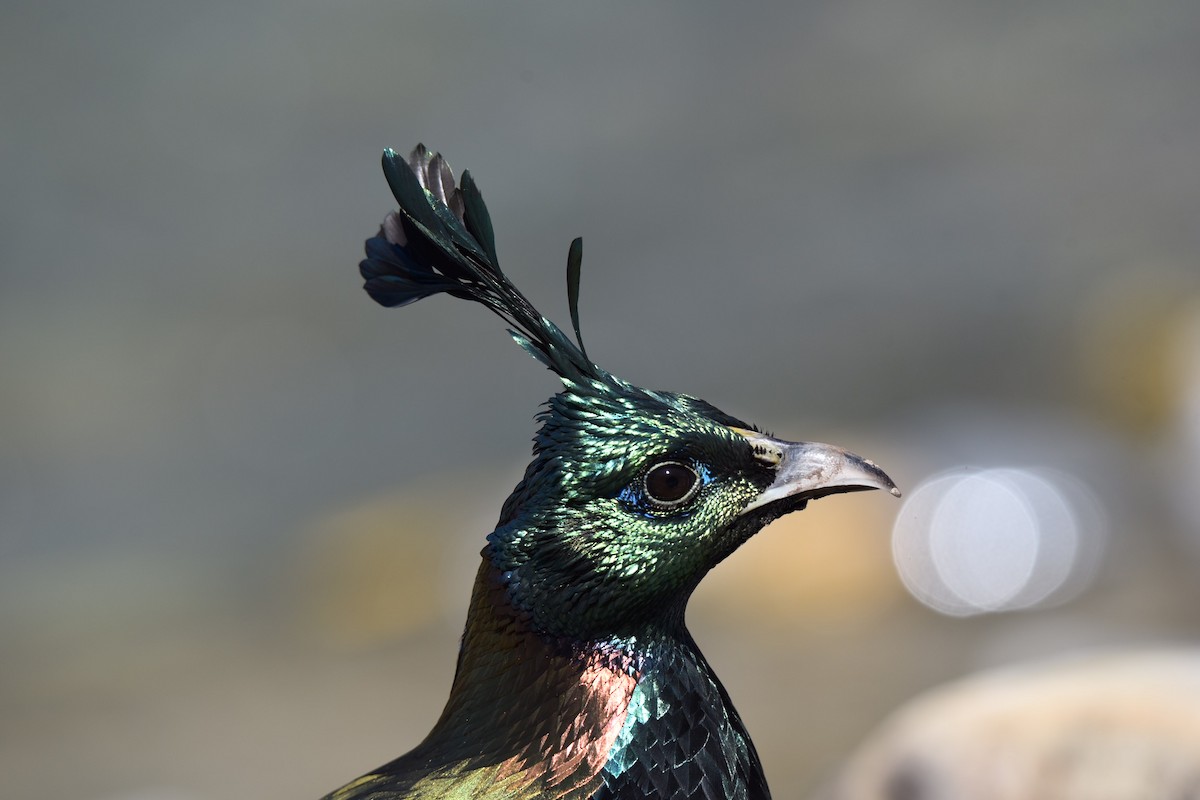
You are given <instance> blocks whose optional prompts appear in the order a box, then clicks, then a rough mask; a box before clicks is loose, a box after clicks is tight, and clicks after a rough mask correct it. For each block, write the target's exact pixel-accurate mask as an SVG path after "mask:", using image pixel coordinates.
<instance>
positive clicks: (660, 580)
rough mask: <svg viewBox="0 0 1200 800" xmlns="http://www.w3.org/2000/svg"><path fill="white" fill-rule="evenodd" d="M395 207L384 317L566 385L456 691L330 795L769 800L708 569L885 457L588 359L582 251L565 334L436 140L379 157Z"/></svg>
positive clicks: (380, 274) (384, 277) (477, 591)
mask: <svg viewBox="0 0 1200 800" xmlns="http://www.w3.org/2000/svg"><path fill="white" fill-rule="evenodd" d="M383 172H384V177H385V178H386V180H387V183H388V185H389V187H390V189H391V192H392V194H393V195H394V196H395V199H396V202H397V204H398V208H397V209H396V210H393V211H391V212H390V213H388V214H387V215H386V217H385V218H384V220H383V223H382V224H381V225H380V228H379V231H378V233H377V234H376V235H374V236H372V237H371V238H369V239H368V240H367V241H366V244H365V255H366V257H365V258H364V259H363V260H362V262H361V263H360V265H359V269H360V273H361V275H362V277H363V279H364V282H365V283H364V288H365V289H366V292H367V294H368V295H370V297H371V298H372V299H374V300H375V301H376V302H377V303H379V304H381V305H383V306H386V307H399V306H405V305H408V304H410V303H413V302H416V301H418V300H420V299H423V298H426V297H430V296H432V295H437V294H445V295H449V296H451V297H455V298H459V299H462V300H469V301H472V302H476V303H479V304H481V305H483V306H485V307H486V308H488V309H489V310H491V311H492V312H493V313H494V314H496V315H497V316H499V317H500V318H501V319H503V320H504V321H505V322H506V323H507V325H508V327H509V331H508V332H509V334H510V335H511V337H512V338H513V339H514V340H515V341H516V343H517V344H518V345H519V346H520V347H521V348H522V349H524V350H525V351H526V352H527V353H528V354H529V355H531V356H532V357H533V358H534V359H536V360H537V361H539V362H541V364H542V365H543V366H545V367H547V368H548V369H549V370H550V371H551V372H553V373H554V375H555V376H557V378H558V381H559V382H560V384H561V388H560V389H559V390H558V391H557V393H556V394H554V395H553V396H552V397H551V398H550V399H549V400H548V401H547V402H546V404H545V405H544V408H543V410H542V411H541V412H540V413H538V414H537V417H536V419H537V422H538V429H537V432H536V434H535V437H534V440H533V458H532V461H531V462H530V463H529V465H528V467H527V468H526V470H525V472H524V475H523V477H522V478H521V479H520V481H519V482H518V484H517V486H516V488H515V489H514V490H513V492H512V494H511V495H510V496H509V497H508V499H507V500H506V501H505V502H504V503H503V505H502V508H501V510H500V515H499V519H498V522H497V524H496V527H495V530H493V531H492V532H491V533H489V534H488V535H487V537H486V543H485V544H484V547H483V550H482V552H481V556H482V558H481V563H480V566H479V570H478V572H477V574H476V577H475V582H474V586H473V588H472V590H471V597H470V603H469V607H468V612H467V620H466V625H465V629H464V632H463V636H462V640H461V645H460V648H459V652H458V658H457V664H456V668H455V675H454V679H453V683H452V686H451V690H450V696H449V699H448V700H447V702H446V705H445V709H444V710H443V712H442V714H441V717H440V718H439V719H438V720H437V722H436V723H435V724H434V725H433V728H432V730H431V731H430V733H429V735H428V736H427V737H426V738H425V739H424V740H423V741H421V742H420V743H419V744H418V745H417V746H416V747H415V748H414V749H412V750H411V751H409V752H408V753H406V754H405V755H402V756H400V757H399V758H396V759H395V760H393V761H391V762H389V763H387V764H384V765H383V766H381V767H379V768H377V769H374V770H371V771H370V772H368V773H366V774H365V775H363V776H361V777H359V778H357V779H356V780H353V781H351V782H350V783H348V784H346V785H344V786H342V787H341V788H340V789H336V790H335V791H333V792H331V793H329V794H328V795H326V796H325V799H324V800H398V798H419V799H421V800H431V799H432V798H454V799H456V800H465V799H466V798H481V799H482V800H500V798H505V799H506V800H550V799H551V798H556V799H559V800H566V799H567V798H570V799H571V800H575V799H578V800H584V799H585V798H586V799H587V800H617V799H618V798H619V799H621V800H626V799H629V800H632V799H634V798H637V799H645V798H658V799H661V800H683V798H697V799H699V798H704V799H706V800H742V799H746V800H750V799H754V800H758V799H759V798H769V797H770V792H769V790H768V788H767V783H766V779H765V778H764V776H763V770H762V765H761V763H760V760H759V757H758V755H757V753H756V752H755V749H754V745H753V743H752V742H751V740H750V736H749V734H748V733H747V731H746V727H745V725H744V724H743V722H742V720H741V718H740V717H739V716H738V713H737V711H736V710H735V709H734V706H733V703H732V702H731V700H730V698H729V694H728V693H727V692H726V690H725V688H724V687H723V686H722V684H721V682H720V681H719V680H718V678H717V676H716V674H715V673H714V671H713V669H712V667H711V666H710V665H709V663H708V662H707V661H706V660H705V658H704V656H703V655H702V654H701V652H700V648H699V647H698V646H697V644H696V642H695V641H694V640H693V638H692V636H691V634H690V633H689V632H688V629H687V627H686V625H685V621H684V612H685V608H686V606H687V602H688V598H689V597H690V595H691V594H692V591H693V590H694V589H695V588H696V586H697V585H698V584H699V583H700V581H701V579H702V578H703V577H704V575H705V574H706V573H707V572H708V571H709V570H711V569H712V568H713V567H714V566H715V565H716V564H718V563H719V562H720V561H722V560H723V559H724V558H726V557H727V556H729V555H730V554H731V553H733V552H734V551H735V550H736V549H737V548H738V547H739V546H740V545H741V544H742V543H744V542H745V541H747V540H748V539H749V538H750V537H751V536H753V535H754V534H755V533H757V532H758V531H759V530H760V529H762V528H763V527H764V526H765V525H766V524H767V523H769V522H771V521H772V520H774V519H777V518H778V517H781V516H783V515H784V514H788V513H791V512H793V511H799V510H801V509H803V508H804V507H805V505H806V504H807V503H808V502H809V501H811V500H814V499H817V498H820V497H825V496H827V495H832V494H838V493H843V492H854V491H861V490H868V489H882V490H885V491H888V492H891V493H892V494H894V495H896V496H897V497H898V496H899V494H900V493H899V490H898V489H897V488H896V486H895V484H894V483H893V482H892V480H891V479H890V478H889V477H888V476H887V475H886V474H885V473H884V472H883V470H881V469H880V468H879V467H878V466H877V465H876V464H874V463H873V462H871V461H869V460H867V459H865V458H862V457H859V456H857V455H854V454H853V453H850V452H848V451H846V450H844V449H842V448H840V447H835V446H832V445H827V444H821V443H816V442H791V441H785V440H783V439H778V438H776V437H774V436H772V435H770V434H769V433H767V432H766V431H764V430H762V429H760V428H758V427H756V426H754V425H751V424H749V423H747V422H745V421H743V420H740V419H738V418H736V417H734V416H731V415H729V414H726V413H725V412H723V411H721V410H719V409H717V408H716V407H715V406H713V405H711V404H709V403H707V402H705V401H704V400H701V399H699V398H696V397H692V396H689V395H686V394H680V393H676V392H670V391H661V390H650V389H644V388H640V387H638V386H635V385H633V384H632V383H629V382H628V381H625V380H623V379H621V378H618V377H617V376H615V375H613V374H611V373H609V372H608V371H606V370H604V369H603V368H601V367H600V366H598V365H597V364H596V363H594V362H593V361H592V360H591V358H590V357H589V356H588V354H587V351H586V349H585V348H584V344H583V338H582V336H581V334H580V327H579V310H578V309H579V305H578V300H579V284H580V271H581V264H582V253H583V248H582V241H581V240H580V239H575V240H574V241H573V242H572V243H571V245H570V248H569V250H568V256H567V298H568V306H569V313H570V317H571V323H572V327H573V329H574V334H575V338H574V341H572V339H571V338H570V337H569V336H568V335H567V334H566V333H564V332H563V330H562V329H560V328H559V327H558V326H557V325H555V324H554V323H553V322H551V321H550V320H549V319H547V318H546V317H545V316H543V315H542V314H541V313H540V312H539V311H538V310H537V309H536V308H534V306H533V305H532V304H531V303H530V301H529V300H528V299H527V298H526V296H525V295H524V294H522V293H521V292H520V291H519V290H518V289H517V287H516V286H515V285H514V284H513V283H512V281H511V280H510V279H509V277H508V276H507V275H506V274H505V273H504V272H503V271H502V270H501V268H500V264H499V259H498V258H497V256H496V246H495V237H494V233H493V228H492V222H491V217H490V215H489V213H488V210H487V207H486V205H485V204H484V201H483V196H482V194H481V193H480V191H479V188H478V186H477V185H476V184H475V181H474V179H473V178H472V176H471V174H470V172H469V171H464V172H463V173H462V175H461V179H459V180H456V178H455V175H454V172H453V171H452V170H451V169H450V166H449V164H448V163H447V162H446V159H445V158H443V157H442V155H441V154H439V153H436V152H432V151H430V150H429V149H427V148H426V147H425V146H424V145H420V144H419V145H418V146H417V147H416V148H415V149H414V150H413V151H412V152H411V154H410V155H409V156H408V158H407V159H406V158H404V157H403V156H401V155H399V154H398V153H397V152H396V151H394V150H392V149H387V150H385V151H384V154H383Z"/></svg>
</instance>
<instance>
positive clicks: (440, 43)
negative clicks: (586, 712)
mask: <svg viewBox="0 0 1200 800" xmlns="http://www.w3.org/2000/svg"><path fill="white" fill-rule="evenodd" d="M0 23H2V24H0V43H2V46H0V64H2V67H3V68H2V69H0V108H2V109H3V112H2V113H3V125H2V130H3V136H2V137H0V159H2V166H3V175H4V181H3V184H4V189H3V191H2V192H0V204H2V213H0V279H2V281H3V288H2V291H0V365H2V376H3V380H2V382H0V775H3V776H4V778H3V783H4V785H5V789H4V793H5V794H7V795H10V796H14V797H18V796H19V797H30V798H33V797H36V798H46V799H47V800H56V799H57V798H63V799H64V800H65V799H66V798H71V799H72V800H79V798H83V800H210V799H215V798H262V799H265V800H272V799H273V798H280V800H282V799H283V798H296V797H311V798H315V797H318V796H320V795H322V794H323V793H324V792H326V791H328V790H330V789H332V788H334V787H335V786H337V785H339V784H340V783H342V782H344V781H346V780H348V779H350V778H353V777H355V776H357V775H358V774H360V773H362V772H363V771H365V770H367V769H369V768H372V767H374V766H377V765H378V764H380V763H383V762H384V761H386V760H389V759H390V758H392V757H394V756H395V755H398V754H399V753H401V752H402V751H404V750H406V749H407V748H409V747H410V746H411V745H413V744H414V743H415V742H416V741H418V740H419V739H420V738H421V737H422V736H423V735H424V734H425V732H426V731H427V730H428V728H429V727H430V725H431V724H432V722H433V721H434V720H435V718H436V716H437V714H438V713H439V711H440V709H441V705H442V702H443V700H444V698H445V694H446V691H447V689H448V686H449V682H450V678H451V672H452V668H453V663H454V655H455V652H456V646H457V643H456V640H457V636H458V634H459V630H460V626H461V624H462V620H463V617H464V613H465V606H466V600H467V592H468V587H469V585H470V582H471V578H472V575H473V572H474V569H475V567H476V564H477V560H478V551H479V548H480V547H481V546H482V544H483V537H484V535H485V534H486V533H487V532H488V531H490V530H491V528H492V525H493V523H494V520H495V517H496V515H497V514H498V512H499V508H500V504H501V502H502V501H503V499H504V497H505V496H506V495H507V493H508V491H509V490H510V489H511V487H512V486H513V485H514V484H515V483H516V481H517V479H518V478H519V477H520V474H521V471H522V469H523V466H524V463H525V461H526V460H527V457H528V453H529V441H530V438H531V436H532V434H533V431H534V426H533V420H532V418H533V414H534V413H535V411H536V410H537V406H538V404H539V403H540V402H542V401H543V400H544V399H545V398H546V397H547V396H548V395H549V394H550V393H552V392H553V391H554V389H555V384H554V380H553V379H552V376H551V375H549V374H548V373H546V372H545V371H544V370H541V369H540V368H539V367H538V366H537V365H536V364H534V363H533V362H531V361H529V359H528V358H527V357H526V356H524V355H523V354H522V353H521V352H520V351H519V350H518V349H517V348H515V347H514V346H513V345H512V343H511V342H510V341H509V340H508V337H507V336H505V335H504V333H503V330H502V327H501V324H500V323H499V322H498V321H497V320H496V319H494V318H492V317H491V316H490V315H488V314H486V313H484V312H483V311H482V310H481V309H480V308H478V307H475V306H471V305H468V304H465V303H460V302H456V301H451V300H447V299H444V298H434V299H431V300H427V301H422V302H421V303H418V304H416V305H415V306H412V307H409V308H406V309H403V310H401V311H386V310H384V309H381V308H379V307H377V306H376V305H375V304H373V303H372V302H370V300H369V299H368V298H367V297H366V296H365V295H364V294H363V292H362V291H361V288H360V280H359V278H358V275H357V272H356V265H357V262H358V260H359V258H360V257H361V244H362V241H363V239H364V238H366V237H367V236H369V235H371V234H372V233H373V232H374V231H375V230H376V228H377V225H378V223H379V221H380V220H381V219H382V217H383V215H384V213H386V212H387V211H388V210H389V209H390V208H391V207H392V204H393V201H392V199H391V197H390V194H389V192H388V190H387V186H386V184H385V182H384V180H383V177H382V175H381V173H380V170H379V164H378V159H379V153H380V151H381V150H382V148H384V147H385V146H394V147H396V148H397V149H403V150H407V149H408V148H409V147H411V146H412V145H413V144H415V143H416V142H417V141H419V140H420V141H424V142H425V143H427V144H428V145H430V146H431V147H433V148H435V149H440V150H441V151H442V152H443V153H445V154H446V155H447V157H448V159H449V161H450V163H451V164H452V165H453V166H454V167H455V169H456V170H458V171H461V170H462V169H464V168H470V169H471V170H472V172H473V174H474V175H475V177H476V179H477V180H478V182H479V184H480V185H481V187H482V190H483V193H484V195H485V197H486V198H487V200H488V204H489V206H490V208H491V212H492V217H493V220H494V222H495V225H496V230H497V240H498V242H497V244H498V248H499V253H500V259H501V262H502V264H503V265H504V266H505V267H506V269H507V271H508V272H509V274H510V275H512V276H513V277H514V279H515V280H516V282H517V283H518V284H519V285H520V286H521V287H523V288H524V289H525V291H526V293H527V294H528V295H529V296H530V297H531V298H532V299H533V300H534V302H535V303H537V304H538V305H539V307H541V308H542V309H543V310H544V311H545V312H546V313H547V314H548V315H549V316H551V317H553V318H556V319H558V320H559V321H560V322H562V321H564V320H565V317H566V303H565V296H564V295H565V293H564V280H563V266H564V263H565V257H566V252H567V246H568V243H569V242H570V240H571V238H572V237H574V236H582V237H583V238H584V242H585V245H586V247H585V259H584V261H585V269H584V277H583V293H582V303H581V312H582V318H583V329H584V332H585V336H586V337H587V342H588V347H589V352H591V353H592V354H593V355H594V356H595V357H596V358H597V360H598V361H599V362H600V363H602V364H603V365H604V366H605V367H607V368H608V369H610V370H612V371H613V372H615V373H616V374H619V375H621V376H622V377H625V378H627V379H629V380H631V381H633V382H635V383H638V384H641V385H646V386H650V387H655V388H664V389H672V390H677V391H686V392H688V393H689V394H694V395H697V396H700V397H703V398H705V399H707V400H709V401H711V402H713V403H715V404H716V405H718V406H720V407H722V408H724V409H726V410H727V411H729V412H731V413H733V414H735V415H738V416H740V417H743V418H746V419H750V420H754V421H756V422H758V423H759V424H762V425H765V426H766V427H768V428H769V429H770V430H772V431H774V432H775V433H777V434H778V435H780V436H783V437H785V438H791V439H817V440H823V441H831V442H836V443H838V444H841V445H844V446H847V447H849V448H850V449H852V450H855V451H857V452H860V453H863V454H865V455H867V456H869V457H871V458H874V459H875V460H877V461H878V462H879V463H881V464H882V465H884V466H885V467H886V468H887V470H888V472H889V473H890V474H891V475H892V477H893V478H895V480H896V481H897V483H898V484H900V485H901V487H902V488H903V489H904V490H905V493H906V494H905V498H904V499H903V500H902V501H900V502H897V501H896V500H894V499H892V498H890V497H887V496H886V495H883V494H882V493H875V494H870V495H856V496H853V497H848V498H847V497H836V498H832V499H829V500H824V501H821V502H820V503H816V504H814V505H813V506H812V507H810V508H809V509H808V510H807V511H805V512H804V513H803V514H796V515H792V516H791V517H788V518H785V519H783V520H781V521H779V522H778V523H776V524H775V525H774V526H772V527H771V528H770V529H768V530H767V531H765V532H764V533H763V534H762V535H760V536H759V537H757V538H756V539H754V540H753V541H751V542H750V543H749V544H748V545H747V546H746V547H745V548H744V549H743V550H742V551H740V552H738V553H737V554H735V556H734V557H733V558H731V559H730V560H729V561H728V562H726V563H725V564H723V565H721V566H720V567H719V568H718V569H717V570H715V571H714V572H713V574H712V575H710V577H709V578H708V579H707V581H706V582H705V584H704V585H703V586H702V587H701V590H700V591H699V592H698V594H697V596H696V597H695V599H694V602H693V604H692V609H691V612H690V624H691V626H692V628H693V632H694V634H695V636H696V638H697V640H698V641H699V642H700V644H701V646H702V647H703V648H704V650H705V652H706V654H707V655H708V656H709V658H710V660H711V661H712V662H713V663H714V665H715V667H716V669H717V671H718V672H719V673H720V674H721V676H722V677H723V679H724V681H725V683H726V686H727V688H728V689H729V691H730V693H731V695H732V696H733V698H734V700H735V701H736V703H737V705H738V708H739V710H740V711H741V712H742V715H743V716H744V717H745V719H746V721H747V724H748V727H749V729H750V731H751V732H752V733H753V734H754V737H755V741H756V743H757V745H758V748H759V750H760V753H761V755H762V757H763V760H764V762H765V766H766V772H767V776H768V778H769V779H770V781H771V784H772V788H773V790H774V792H775V795H776V796H777V797H780V798H788V797H806V796H811V793H812V792H814V791H817V790H818V787H822V786H825V785H827V783H828V782H829V781H830V780H831V777H832V776H833V775H834V774H835V773H836V770H837V769H838V765H839V764H840V763H841V762H842V760H843V759H844V758H845V757H847V756H848V754H850V753H851V752H852V751H853V750H854V748H855V746H856V745H857V744H858V743H859V742H861V741H863V740H864V738H865V737H867V735H868V733H869V732H870V731H871V730H872V729H873V728H874V727H875V726H876V725H877V724H878V723H879V722H880V721H881V720H883V719H884V718H885V717H886V716H887V715H888V713H889V712H890V711H891V710H893V709H895V708H896V707H898V706H900V705H901V704H902V703H904V702H905V701H906V700H908V699H909V698H912V697H914V696H916V695H917V694H919V693H920V692H922V691H924V690H926V689H929V688H931V687H935V686H938V685H940V684H942V683H944V682H945V681H948V680H952V679H956V678H959V677H960V676H964V675H968V674H971V673H973V672H975V671H977V670H980V669H985V668H989V667H994V666H999V665H1007V664H1013V663H1021V662H1025V661H1026V660H1028V659H1035V660H1036V659H1040V658H1052V657H1060V656H1063V655H1065V654H1072V653H1080V652H1082V653H1089V652H1107V653H1111V652H1116V653H1125V652H1129V651H1133V652H1138V651H1141V650H1142V649H1144V648H1150V647H1153V648H1163V647H1166V648H1184V649H1186V648H1188V647H1189V645H1190V643H1192V642H1194V641H1195V639H1196V637H1197V635H1198V634H1200V581H1198V580H1197V579H1196V574H1197V570H1198V569H1200V480H1198V479H1197V474H1198V471H1200V219H1198V217H1200V214H1198V210H1200V155H1198V153H1197V142H1200V92H1198V90H1197V87H1198V86H1200V49H1198V48H1197V45H1196V43H1197V41H1200V5H1197V4H1196V3H1194V2H1190V0H1147V2H1142V3H1138V4H1125V3H1104V2H1102V3H1096V2H1083V1H1082V0H1079V1H1078V2H1048V3H1004V4H999V3H986V2H961V1H960V0H955V1H954V2H951V0H904V1H903V2H890V1H889V0H847V1H845V2H839V3H797V4H778V5H777V6H776V7H756V8H755V10H753V11H750V10H747V7H745V6H739V5H735V4H714V3H697V4H689V5H687V6H686V7H684V6H682V5H676V6H672V7H667V6H655V5H646V4H640V3H638V4H635V3H605V4H591V5H586V6H580V7H571V8H562V7H559V6H558V5H556V4H551V3H542V4H521V5H508V4H505V5H504V6H503V7H499V6H494V7H493V6H486V7H485V6H483V4H478V5H471V4H458V3H416V4H401V3H362V4H349V5H343V4H328V3H306V2H286V3H285V2H278V0H251V2H237V3H230V2H221V1H218V2H210V3H199V4H196V3H193V4H186V5H185V4H162V3H150V2H126V1H124V0H113V2H108V3H103V4H100V3H81V2H75V3H70V2H40V3H22V2H18V3H9V4H7V5H6V6H5V9H4V11H2V12H0ZM1191 691H1193V692H1195V691H1200V690H1198V689H1197V687H1195V686H1192V688H1191ZM1191 696H1192V697H1195V696H1196V695H1194V694H1193V695H1191ZM1191 708H1193V709H1195V708H1196V706H1192V707H1191ZM1193 713H1194V712H1193ZM1198 752H1200V751H1198ZM1196 763H1200V755H1197V761H1196ZM903 789H904V786H901V787H900V789H898V790H895V791H894V792H893V794H891V795H888V796H890V797H894V798H897V800H904V798H910V799H911V798H915V797H917V796H918V795H917V794H913V793H909V794H904V793H903V791H901V790H903ZM1131 796H1132V795H1131ZM1137 796H1143V795H1137ZM1144 796H1147V797H1149V796H1152V795H1144ZM1180 796H1182V795H1180Z"/></svg>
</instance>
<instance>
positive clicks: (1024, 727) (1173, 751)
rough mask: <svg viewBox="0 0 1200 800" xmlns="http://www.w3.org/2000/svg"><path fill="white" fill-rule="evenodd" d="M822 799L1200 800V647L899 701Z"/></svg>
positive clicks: (1048, 668) (1068, 664) (986, 679)
mask: <svg viewBox="0 0 1200 800" xmlns="http://www.w3.org/2000/svg"><path fill="white" fill-rule="evenodd" d="M821 797H822V798H823V799H824V800H1164V799H1166V798H1170V800H1194V798H1200V650H1197V649H1188V650H1175V651H1170V650H1164V651H1147V652H1127V653H1119V654H1112V655H1105V656H1089V657H1081V658H1075V659H1072V660H1068V661H1057V662H1053V663H1048V664H1038V665H1031V666H1024V667H1020V668H1012V669H1005V670H998V671H995V672H990V673H985V674H983V675H980V676H977V677H974V678H970V679H968V680H965V681H962V682H959V683H955V684H951V685H949V686H947V687H944V688H941V689H937V690H935V691H933V692H930V693H928V694H926V695H925V696H923V697H920V698H918V699H916V700H914V701H912V702H911V703H909V704H908V705H907V706H905V707H904V708H902V709H901V710H900V711H898V712H897V713H896V714H894V715H893V716H892V718H891V719H889V720H888V721H887V722H886V723H884V725H883V726H882V727H881V728H880V729H879V730H878V731H877V732H876V733H875V734H874V735H873V736H872V737H871V738H870V739H869V740H868V741H867V742H866V743H865V744H864V745H863V746H862V747H861V748H860V749H859V751H858V752H857V753H856V754H854V755H853V756H852V757H851V758H850V760H849V761H848V762H847V764H846V766H845V767H844V769H843V770H842V772H841V774H840V775H839V776H838V777H837V779H836V781H835V782H834V783H833V784H832V785H831V786H830V787H829V788H828V789H827V791H826V792H825V793H823V794H822V795H821Z"/></svg>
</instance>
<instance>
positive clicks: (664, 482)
mask: <svg viewBox="0 0 1200 800" xmlns="http://www.w3.org/2000/svg"><path fill="white" fill-rule="evenodd" d="M642 485H643V487H644V488H645V490H646V497H647V498H649V499H650V500H651V501H653V502H654V503H656V504H657V505H659V506H663V507H668V508H671V507H674V506H678V505H682V504H683V503H684V502H686V501H687V500H690V499H691V498H692V495H694V494H695V493H696V490H697V489H698V488H699V487H700V479H699V478H698V477H697V476H696V472H695V470H693V469H692V468H691V467H689V466H688V465H687V464H680V463H679V462H678V461H665V462H663V463H662V464H659V465H658V466H656V467H655V468H654V469H652V470H650V471H649V472H647V473H646V477H645V478H643V479H642Z"/></svg>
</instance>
